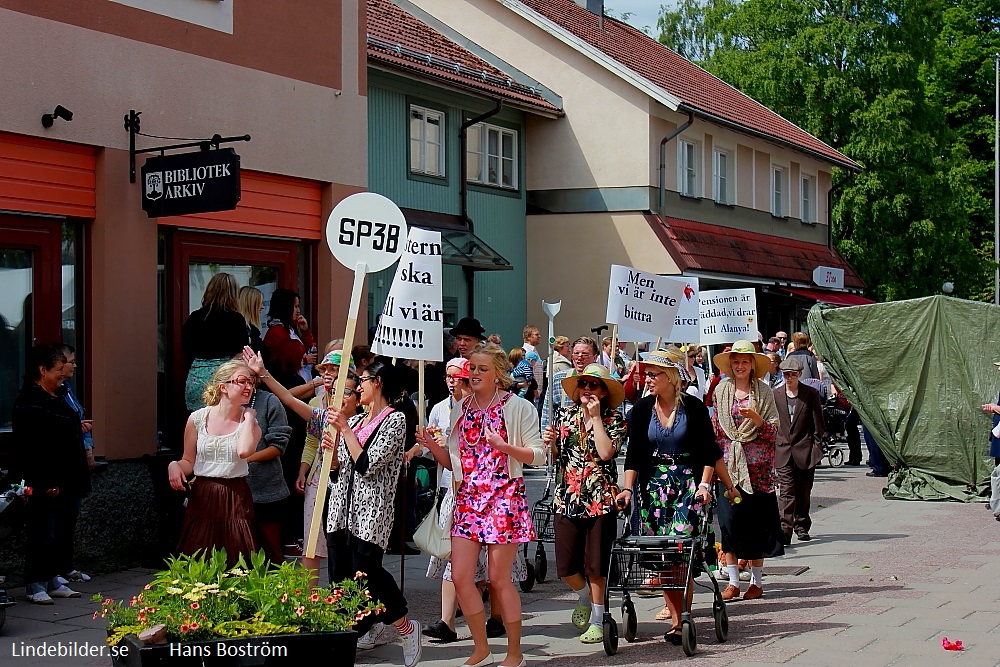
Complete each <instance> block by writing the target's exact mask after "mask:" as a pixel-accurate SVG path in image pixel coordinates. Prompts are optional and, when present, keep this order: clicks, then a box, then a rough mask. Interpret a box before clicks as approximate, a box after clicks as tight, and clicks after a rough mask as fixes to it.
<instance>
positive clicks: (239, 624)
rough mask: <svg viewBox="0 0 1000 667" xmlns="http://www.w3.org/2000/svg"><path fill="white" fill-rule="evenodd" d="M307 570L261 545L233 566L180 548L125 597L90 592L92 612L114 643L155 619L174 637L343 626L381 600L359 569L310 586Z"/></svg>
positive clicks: (217, 555) (217, 556)
mask: <svg viewBox="0 0 1000 667" xmlns="http://www.w3.org/2000/svg"><path fill="white" fill-rule="evenodd" d="M311 577H312V573H311V571H310V570H307V569H306V568H303V567H301V566H300V565H299V564H298V563H281V564H279V565H275V564H273V563H270V562H268V561H267V559H266V558H265V556H264V552H263V551H259V552H257V553H255V554H252V555H251V557H250V566H249V567H247V565H246V563H245V561H244V559H243V557H242V556H240V559H239V561H238V562H237V564H236V566H235V567H233V568H229V567H228V566H227V564H226V552H225V550H221V551H216V550H214V549H213V550H212V552H211V553H210V554H205V553H202V552H197V553H195V554H193V555H190V556H188V555H181V556H177V557H175V558H171V559H170V560H169V561H168V562H167V569H166V570H163V571H161V572H159V573H157V575H156V576H155V577H154V578H153V580H152V581H151V582H150V583H148V584H146V586H144V587H143V590H142V592H141V593H139V594H138V595H136V596H135V597H133V598H132V599H131V600H130V601H129V602H128V604H126V603H125V601H124V600H113V599H111V598H106V599H102V597H101V595H100V594H99V593H98V594H97V595H95V596H94V598H93V600H94V602H98V603H100V605H101V609H100V610H99V611H96V612H94V618H97V616H98V615H100V616H101V617H102V618H104V619H106V620H107V623H108V644H110V645H112V646H113V645H116V644H117V643H118V642H120V641H121V640H122V639H123V638H124V637H125V636H127V635H131V634H139V633H140V632H142V631H144V630H146V629H148V628H151V627H153V626H156V625H165V626H166V628H167V638H168V639H169V640H174V641H176V640H190V639H211V638H213V637H243V636H250V635H253V636H259V635H276V634H287V633H296V632H328V631H338V630H347V629H349V628H351V627H353V626H354V625H355V624H356V623H357V622H358V621H359V620H361V619H362V618H364V617H365V616H367V615H369V614H372V613H377V612H378V611H379V610H380V609H381V608H382V606H381V604H379V603H377V602H375V601H373V600H372V599H371V596H370V595H369V593H368V590H367V588H366V586H365V583H364V579H363V577H364V573H361V572H359V573H358V574H357V575H356V576H355V578H354V579H353V580H351V579H345V580H344V581H342V582H340V583H339V584H336V585H334V586H330V587H329V588H316V589H313V588H312V587H311Z"/></svg>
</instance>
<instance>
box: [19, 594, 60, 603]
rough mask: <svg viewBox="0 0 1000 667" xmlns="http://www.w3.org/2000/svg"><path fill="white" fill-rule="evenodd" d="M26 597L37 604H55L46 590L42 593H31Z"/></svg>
mask: <svg viewBox="0 0 1000 667" xmlns="http://www.w3.org/2000/svg"><path fill="white" fill-rule="evenodd" d="M25 597H26V598H28V602H34V603H35V604H55V603H54V602H53V601H52V598H50V597H49V594H48V593H46V592H45V591H42V592H41V593H29V594H28V595H26V596H25Z"/></svg>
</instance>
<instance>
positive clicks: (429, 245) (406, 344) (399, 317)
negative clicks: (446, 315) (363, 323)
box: [372, 227, 444, 361]
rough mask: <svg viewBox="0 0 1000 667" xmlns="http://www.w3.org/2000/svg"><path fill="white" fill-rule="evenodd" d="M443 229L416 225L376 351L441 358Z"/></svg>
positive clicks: (392, 289)
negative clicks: (434, 230)
mask: <svg viewBox="0 0 1000 667" xmlns="http://www.w3.org/2000/svg"><path fill="white" fill-rule="evenodd" d="M443 275H444V274H443V271H442V268H441V232H433V231H429V230H426V229H420V228H418V227H413V228H411V229H410V233H409V236H407V238H406V244H405V245H404V247H403V256H402V257H401V258H400V260H399V266H397V267H396V277H395V278H393V280H392V287H390V288H389V295H388V296H387V297H386V299H385V306H384V307H383V308H382V317H381V318H380V319H379V324H378V328H377V329H376V330H375V339H374V340H373V341H372V351H373V352H375V354H383V355H385V356H387V357H400V358H403V359H421V360H424V361H441V360H443V359H444V341H443V338H444V336H443V332H444V329H443V328H442V320H443V317H442V312H443V311H442V305H441V304H442V298H441V280H442V278H443Z"/></svg>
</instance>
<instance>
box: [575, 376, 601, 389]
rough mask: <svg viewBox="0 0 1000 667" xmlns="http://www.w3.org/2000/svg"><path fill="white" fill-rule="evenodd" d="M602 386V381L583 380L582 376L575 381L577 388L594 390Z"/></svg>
mask: <svg viewBox="0 0 1000 667" xmlns="http://www.w3.org/2000/svg"><path fill="white" fill-rule="evenodd" d="M603 386H604V383H603V382H601V381H600V380H584V379H583V378H581V379H579V380H577V381H576V388H577V389H589V390H591V391H595V390H597V389H600V388H601V387H603Z"/></svg>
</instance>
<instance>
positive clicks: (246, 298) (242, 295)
mask: <svg viewBox="0 0 1000 667" xmlns="http://www.w3.org/2000/svg"><path fill="white" fill-rule="evenodd" d="M236 301H237V303H238V304H239V310H240V314H241V315H242V316H243V319H245V320H246V321H247V336H248V337H249V338H250V347H252V348H253V349H254V352H260V348H261V347H262V346H263V345H264V342H263V340H262V339H261V337H260V314H261V311H263V310H264V293H263V292H261V291H260V290H259V289H257V288H256V287H250V286H249V285H244V286H243V287H241V288H240V291H239V292H238V294H237V296H236Z"/></svg>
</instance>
